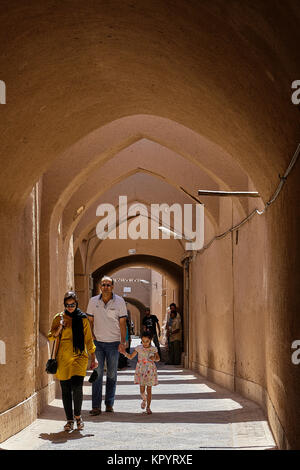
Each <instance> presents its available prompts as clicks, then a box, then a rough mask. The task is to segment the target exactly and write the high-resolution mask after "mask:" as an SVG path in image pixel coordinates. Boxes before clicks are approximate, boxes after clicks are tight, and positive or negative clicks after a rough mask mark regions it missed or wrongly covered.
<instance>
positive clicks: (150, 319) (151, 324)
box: [142, 307, 161, 360]
mask: <svg viewBox="0 0 300 470" xmlns="http://www.w3.org/2000/svg"><path fill="white" fill-rule="evenodd" d="M145 314H146V315H145V316H144V318H143V321H142V325H143V332H145V331H148V332H149V333H151V336H152V339H153V342H154V344H155V346H156V347H157V351H158V354H159V357H160V360H161V351H160V344H159V339H158V338H159V337H160V333H161V332H160V325H159V321H158V318H157V316H156V315H151V313H150V308H149V307H147V308H146V309H145ZM156 327H157V328H158V335H157V330H156Z"/></svg>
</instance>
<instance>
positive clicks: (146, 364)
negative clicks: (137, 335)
mask: <svg viewBox="0 0 300 470" xmlns="http://www.w3.org/2000/svg"><path fill="white" fill-rule="evenodd" d="M141 339H142V344H140V345H139V346H137V347H136V348H135V350H134V351H133V353H132V354H128V353H125V354H124V356H125V357H127V358H128V359H133V358H134V357H135V356H136V355H137V354H138V361H137V365H136V369H135V374H134V383H135V384H139V385H140V392H141V397H142V403H141V408H142V409H143V410H144V409H145V408H146V403H147V409H146V413H147V414H151V413H152V411H151V409H150V404H151V399H152V386H155V385H157V384H158V380H157V369H156V365H155V364H154V362H158V361H159V360H160V359H159V355H158V352H157V348H156V347H155V346H152V345H151V339H152V335H151V333H149V332H144V333H142V337H141ZM146 387H147V395H146V394H145V389H146Z"/></svg>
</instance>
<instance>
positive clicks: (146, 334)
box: [141, 331, 153, 341]
mask: <svg viewBox="0 0 300 470" xmlns="http://www.w3.org/2000/svg"><path fill="white" fill-rule="evenodd" d="M142 338H149V339H150V341H151V340H152V338H153V334H152V333H150V331H144V332H143V333H142V334H141V339H142Z"/></svg>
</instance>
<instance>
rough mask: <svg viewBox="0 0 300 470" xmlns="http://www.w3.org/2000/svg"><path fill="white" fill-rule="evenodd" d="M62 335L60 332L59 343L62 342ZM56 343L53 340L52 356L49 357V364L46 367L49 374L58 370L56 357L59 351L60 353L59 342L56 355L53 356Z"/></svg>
mask: <svg viewBox="0 0 300 470" xmlns="http://www.w3.org/2000/svg"><path fill="white" fill-rule="evenodd" d="M60 337H61V333H60V334H59V337H58V341H59V343H60ZM55 344H56V341H54V342H53V346H52V351H51V357H50V359H48V361H47V364H46V369H45V370H46V372H47V374H56V372H57V359H56V357H57V353H58V348H59V344H58V347H57V349H56V352H55V357H54V358H52V356H53V351H54V346H55Z"/></svg>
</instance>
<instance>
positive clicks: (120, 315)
mask: <svg viewBox="0 0 300 470" xmlns="http://www.w3.org/2000/svg"><path fill="white" fill-rule="evenodd" d="M113 284H114V281H113V279H111V278H110V277H108V276H104V277H103V278H102V279H101V281H100V288H101V294H100V295H96V296H95V297H92V298H91V299H90V301H89V304H88V307H87V310H86V313H87V314H89V315H90V318H92V320H91V327H92V333H93V338H94V343H95V346H96V357H97V361H98V369H97V371H98V378H97V380H95V382H93V383H92V410H91V411H90V414H91V415H93V416H96V415H99V414H100V413H101V402H102V381H103V370H104V361H105V359H106V364H107V373H106V391H105V405H106V411H114V410H113V404H114V400H115V393H116V385H117V371H118V360H119V352H121V353H124V352H125V344H126V319H127V308H126V304H125V301H124V299H122V297H120V296H119V295H116V294H114V293H113V288H114V285H113Z"/></svg>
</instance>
